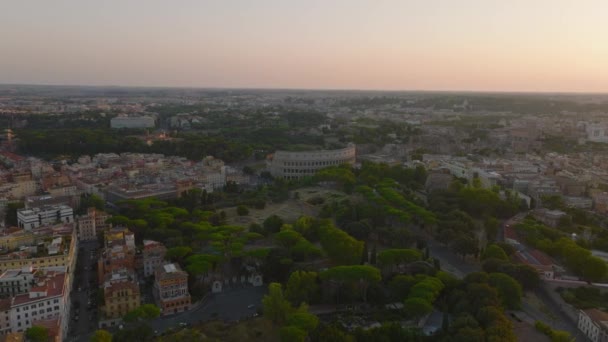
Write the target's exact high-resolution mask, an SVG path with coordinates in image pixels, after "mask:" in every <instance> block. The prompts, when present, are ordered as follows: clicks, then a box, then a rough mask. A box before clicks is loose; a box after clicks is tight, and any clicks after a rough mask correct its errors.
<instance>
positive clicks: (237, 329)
mask: <svg viewBox="0 0 608 342" xmlns="http://www.w3.org/2000/svg"><path fill="white" fill-rule="evenodd" d="M196 328H197V329H198V330H200V331H202V332H203V333H204V334H205V336H207V337H208V338H210V339H211V340H218V341H226V342H247V341H268V342H275V341H277V342H278V341H279V340H280V338H279V329H278V328H277V327H275V326H274V325H273V324H272V322H271V321H269V320H267V319H265V318H262V317H258V318H254V319H250V320H246V321H243V322H240V323H238V324H226V323H224V322H221V321H213V322H208V323H204V324H202V325H200V326H197V327H196Z"/></svg>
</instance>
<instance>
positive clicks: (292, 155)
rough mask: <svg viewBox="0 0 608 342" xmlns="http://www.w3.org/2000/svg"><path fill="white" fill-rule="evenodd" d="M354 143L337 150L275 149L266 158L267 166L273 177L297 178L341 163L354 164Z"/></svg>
mask: <svg viewBox="0 0 608 342" xmlns="http://www.w3.org/2000/svg"><path fill="white" fill-rule="evenodd" d="M355 161H356V147H355V144H352V143H351V144H348V146H347V147H346V148H342V149H339V150H321V151H304V152H290V151H276V152H275V153H274V154H272V155H270V156H269V157H268V159H267V168H268V170H269V171H270V174H271V175H273V176H274V177H279V178H284V179H298V178H302V177H305V176H312V175H314V174H315V172H317V171H318V170H320V169H323V168H326V167H329V166H338V165H341V164H351V165H352V164H354V163H355Z"/></svg>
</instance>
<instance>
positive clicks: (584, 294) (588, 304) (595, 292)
mask: <svg viewBox="0 0 608 342" xmlns="http://www.w3.org/2000/svg"><path fill="white" fill-rule="evenodd" d="M557 292H559V294H560V295H561V296H562V298H563V299H564V300H565V301H566V303H568V304H571V305H573V306H575V307H576V308H578V309H589V308H597V309H600V310H606V308H608V293H606V292H602V291H601V290H600V289H597V288H594V287H584V286H581V287H577V288H572V289H564V288H558V289H557Z"/></svg>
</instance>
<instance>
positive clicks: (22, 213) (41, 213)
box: [17, 205, 74, 230]
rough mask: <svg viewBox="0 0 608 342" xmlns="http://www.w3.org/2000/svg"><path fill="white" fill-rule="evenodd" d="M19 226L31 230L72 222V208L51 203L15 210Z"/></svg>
mask: <svg viewBox="0 0 608 342" xmlns="http://www.w3.org/2000/svg"><path fill="white" fill-rule="evenodd" d="M17 222H18V224H19V228H23V229H25V230H31V229H34V228H38V227H40V226H46V225H51V224H55V223H60V222H63V223H71V222H74V210H73V209H72V208H71V207H69V206H67V205H53V206H44V207H37V208H30V209H19V210H17Z"/></svg>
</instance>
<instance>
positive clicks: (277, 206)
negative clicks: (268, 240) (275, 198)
mask: <svg viewBox="0 0 608 342" xmlns="http://www.w3.org/2000/svg"><path fill="white" fill-rule="evenodd" d="M295 192H297V193H298V196H299V199H293V198H291V199H288V200H287V201H284V202H281V203H267V204H266V207H265V208H264V209H255V208H249V214H248V215H245V216H238V215H237V213H236V207H230V208H224V209H222V210H224V211H225V212H226V215H227V219H226V220H227V223H228V224H233V225H240V226H247V225H249V224H251V223H259V224H261V223H262V222H264V220H265V219H266V218H267V217H268V216H271V215H277V216H279V217H281V218H282V219H283V220H284V221H285V222H293V221H295V220H297V219H298V217H300V216H302V215H307V216H315V217H316V216H317V214H318V212H319V210H320V208H321V207H322V206H323V205H322V204H320V205H316V206H315V205H311V204H309V203H307V201H308V200H309V199H311V198H316V197H320V198H323V201H324V202H331V201H334V200H341V199H345V198H348V196H349V195H347V194H345V193H343V192H340V191H336V190H331V189H326V188H321V187H307V188H301V189H297V190H295V191H294V192H293V193H295ZM293 193H292V194H291V196H292V197H293V196H294V195H293Z"/></svg>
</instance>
